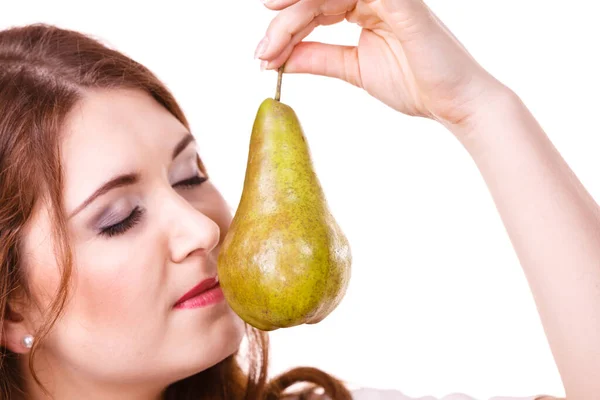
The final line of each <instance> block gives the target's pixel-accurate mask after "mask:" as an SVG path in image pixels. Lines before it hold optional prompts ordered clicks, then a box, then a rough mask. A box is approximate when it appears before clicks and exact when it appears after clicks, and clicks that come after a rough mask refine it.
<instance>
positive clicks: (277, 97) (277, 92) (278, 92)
mask: <svg viewBox="0 0 600 400" xmlns="http://www.w3.org/2000/svg"><path fill="white" fill-rule="evenodd" d="M283 67H285V63H284V64H283V65H282V66H281V67H279V70H278V71H277V89H276V90H275V101H279V100H280V99H281V80H282V78H283Z"/></svg>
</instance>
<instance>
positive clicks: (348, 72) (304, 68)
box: [284, 42, 362, 88]
mask: <svg viewBox="0 0 600 400" xmlns="http://www.w3.org/2000/svg"><path fill="white" fill-rule="evenodd" d="M284 72H285V73H306V74H313V75H321V76H327V77H330V78H336V79H341V80H343V81H345V82H348V83H350V84H352V85H354V86H357V87H360V88H362V82H361V78H360V69H359V64H358V49H357V47H356V46H342V45H335V44H327V43H319V42H300V43H298V44H297V45H296V47H295V48H294V50H293V51H292V53H291V54H290V56H289V58H288V59H287V61H286V62H285V67H284Z"/></svg>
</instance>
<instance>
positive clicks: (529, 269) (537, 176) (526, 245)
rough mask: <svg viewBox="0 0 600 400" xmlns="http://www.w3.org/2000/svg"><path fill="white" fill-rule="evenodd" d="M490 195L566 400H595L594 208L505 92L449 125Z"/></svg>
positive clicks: (599, 224)
mask: <svg viewBox="0 0 600 400" xmlns="http://www.w3.org/2000/svg"><path fill="white" fill-rule="evenodd" d="M449 128H450V129H451V130H452V131H453V133H454V134H455V135H456V136H457V137H458V138H460V140H461V143H463V145H464V146H465V148H466V149H467V151H468V152H469V153H470V154H471V156H472V157H473V160H474V161H475V163H476V165H477V167H478V168H479V170H480V172H481V174H482V176H483V178H484V180H485V182H486V183H487V186H488V188H489V190H490V192H491V194H492V196H493V199H494V201H495V204H496V206H497V208H498V211H499V213H500V216H501V218H502V221H503V223H504V225H505V227H506V230H507V232H508V235H509V237H510V239H511V241H512V244H513V246H514V248H515V250H516V253H517V255H518V257H519V260H520V262H521V265H522V267H523V269H524V272H525V275H526V277H527V280H528V282H529V285H530V287H531V290H532V293H533V296H534V299H535V302H536V305H537V308H538V311H539V313H540V317H541V320H542V324H543V326H544V330H545V332H546V336H547V337H548V340H549V343H550V347H551V349H552V353H553V355H554V358H555V360H556V363H557V366H558V369H559V372H560V375H561V378H562V381H563V384H564V387H565V391H566V394H567V398H568V399H572V400H575V399H582V400H583V399H593V398H598V396H600V210H599V208H598V205H597V204H596V202H595V201H594V200H593V199H592V197H591V196H590V195H589V194H588V193H587V192H586V190H585V188H584V187H583V185H582V184H581V183H580V182H579V180H578V179H577V178H576V176H575V175H574V173H573V172H572V171H571V169H570V168H569V166H568V165H567V164H566V162H565V161H564V160H563V159H562V157H561V155H560V154H559V153H558V151H557V150H556V149H555V148H554V147H553V145H552V143H551V142H550V140H549V138H548V137H547V136H546V134H545V133H544V131H543V130H542V128H541V127H540V126H539V125H538V123H537V122H536V120H535V119H534V117H533V116H532V115H531V114H530V112H529V111H528V109H527V108H526V106H525V105H524V104H523V103H522V102H521V101H520V99H519V98H518V97H517V96H515V95H514V94H513V93H511V92H510V91H508V90H505V91H502V92H501V93H499V94H498V97H497V100H496V101H495V102H494V103H490V104H489V106H487V107H482V108H481V109H480V111H479V114H478V115H475V116H474V117H473V119H472V120H471V121H469V124H466V125H463V126H461V127H452V126H450V127H449Z"/></svg>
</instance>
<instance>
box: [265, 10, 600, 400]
mask: <svg viewBox="0 0 600 400" xmlns="http://www.w3.org/2000/svg"><path fill="white" fill-rule="evenodd" d="M265 6H266V7H268V8H269V9H271V10H281V11H280V12H279V13H278V14H277V16H276V17H275V18H274V19H273V21H272V22H271V24H270V25H269V27H268V29H267V32H266V35H265V38H266V40H263V41H261V44H260V45H259V46H258V48H257V52H256V56H257V57H258V58H260V59H261V60H262V67H263V68H267V69H275V68H278V67H279V66H281V65H282V64H283V62H284V61H286V67H285V71H286V72H288V73H311V74H317V75H324V76H330V77H333V78H336V79H342V80H344V81H347V82H349V83H351V84H353V85H356V86H358V87H360V88H362V89H364V90H365V91H367V92H368V93H370V94H371V95H373V96H374V97H376V98H377V99H379V100H381V101H382V102H383V103H385V104H387V105H388V106H390V107H392V108H393V109H395V110H397V111H399V112H402V113H405V114H409V115H416V116H421V117H425V118H431V119H434V120H436V121H438V122H440V123H441V124H443V125H444V126H445V127H446V128H448V130H449V131H450V132H451V133H452V134H453V135H454V136H455V137H456V138H457V139H458V140H459V141H460V143H462V144H463V145H464V146H465V148H466V150H467V151H468V153H469V154H470V155H471V157H472V158H473V160H474V162H475V164H476V165H477V168H478V169H479V171H480V172H481V175H482V177H483V179H484V180H485V182H486V184H487V186H488V188H489V190H490V193H491V195H492V196H493V199H494V201H495V203H496V206H497V209H498V211H499V213H500V216H501V218H502V221H503V223H504V225H505V227H506V230H507V233H508V235H509V237H510V239H511V241H512V244H513V246H514V249H515V251H516V253H517V255H518V257H519V260H520V262H521V266H522V268H523V270H524V273H525V276H526V277H527V280H528V283H529V286H530V288H531V291H532V294H533V297H534V299H535V302H536V305H537V308H538V310H539V313H540V318H541V321H542V324H543V326H544V329H545V332H546V336H547V338H548V341H549V344H550V347H551V350H552V352H553V355H554V359H555V361H556V363H557V367H558V370H559V372H560V375H561V378H562V381H563V384H564V388H565V393H566V395H567V398H568V399H571V400H576V399H591V398H596V397H598V393H600V268H599V265H600V246H598V242H599V241H600V229H599V228H600V209H599V207H598V204H596V202H595V201H594V200H593V198H592V197H591V196H590V194H589V193H588V192H587V191H586V189H585V188H584V187H583V185H582V184H581V182H580V181H579V180H578V179H577V177H576V176H575V174H574V173H573V172H572V171H571V169H570V168H569V166H568V165H567V163H566V162H565V161H564V159H563V158H562V157H561V155H560V153H559V152H558V151H557V150H556V149H555V148H554V146H553V145H552V143H551V142H550V140H549V138H548V137H547V135H546V133H545V132H544V131H543V130H542V128H541V127H540V125H539V124H538V123H537V121H536V120H535V118H534V117H533V115H532V114H531V113H530V112H529V110H528V109H527V107H526V106H525V105H524V104H523V102H522V101H521V100H520V98H519V97H518V96H517V95H516V94H515V93H514V92H513V91H511V90H510V89H508V88H507V87H506V86H504V85H503V84H501V83H500V82H498V81H497V80H496V79H495V78H494V77H492V76H491V75H490V74H489V73H488V72H487V71H485V70H484V69H483V68H482V67H481V66H480V65H479V64H478V63H477V62H476V61H475V60H474V59H473V57H471V55H470V54H469V53H468V52H467V50H466V49H465V48H464V47H463V46H462V45H461V44H460V42H459V41H458V40H457V39H456V38H455V37H454V36H453V35H452V34H451V33H450V32H449V30H448V29H447V28H446V27H445V26H444V24H443V23H442V22H441V21H440V20H439V18H437V17H436V16H435V14H434V13H433V12H432V11H431V10H430V9H429V8H428V7H427V5H426V4H425V3H424V2H423V1H421V0H361V1H355V0H339V1H326V0H267V1H266V2H265ZM344 19H346V20H348V21H350V22H355V23H357V24H359V25H360V26H362V27H363V30H362V33H361V36H360V39H359V43H358V45H357V46H337V45H330V44H325V43H314V42H313V43H310V42H303V43H300V42H301V41H302V39H304V38H305V37H306V36H307V35H308V34H309V33H310V32H311V31H312V30H313V29H314V28H315V27H317V26H318V25H327V24H334V23H337V22H340V21H343V20H344ZM522 171H528V173H527V174H523V173H522ZM531 205H535V206H533V207H532V206H531ZM581 277H585V279H582V278H581Z"/></svg>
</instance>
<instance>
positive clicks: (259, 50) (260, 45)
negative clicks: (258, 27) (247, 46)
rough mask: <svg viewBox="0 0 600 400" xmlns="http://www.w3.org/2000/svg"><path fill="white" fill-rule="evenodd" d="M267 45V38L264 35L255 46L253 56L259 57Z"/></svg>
mask: <svg viewBox="0 0 600 400" xmlns="http://www.w3.org/2000/svg"><path fill="white" fill-rule="evenodd" d="M268 45H269V38H268V37H266V36H265V37H264V38H263V39H262V40H261V41H260V43H258V46H257V47H256V50H255V51H254V58H259V57H260V56H262V55H263V54H265V52H266V51H267V46H268Z"/></svg>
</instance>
